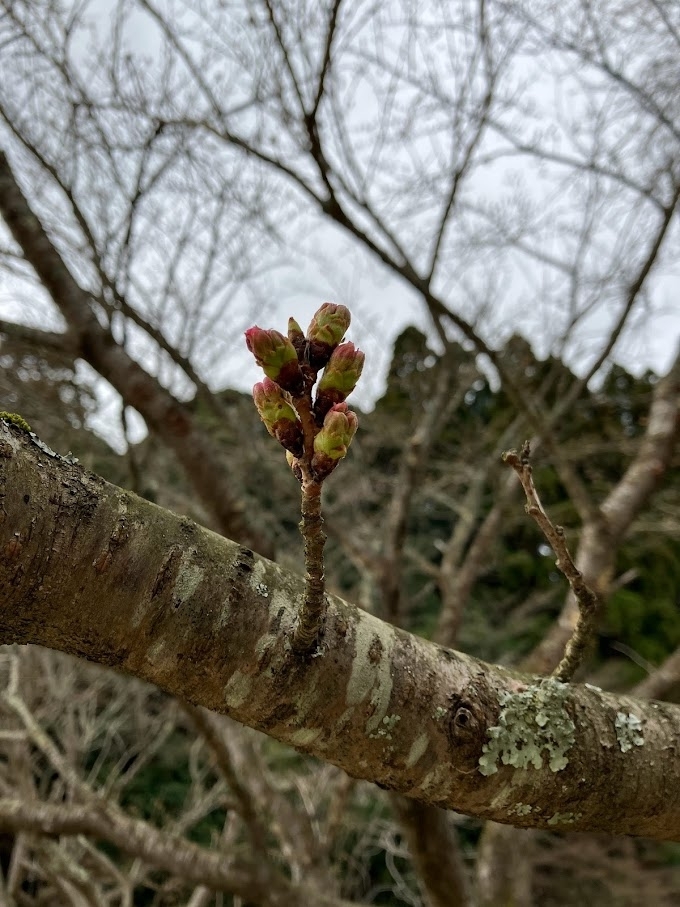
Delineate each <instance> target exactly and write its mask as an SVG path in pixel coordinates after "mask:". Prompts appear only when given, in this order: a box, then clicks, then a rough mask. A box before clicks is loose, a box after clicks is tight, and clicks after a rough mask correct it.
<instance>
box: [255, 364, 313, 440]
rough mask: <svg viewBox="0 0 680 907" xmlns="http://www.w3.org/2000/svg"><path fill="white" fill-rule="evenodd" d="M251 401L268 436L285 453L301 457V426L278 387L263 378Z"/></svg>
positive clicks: (256, 386)
mask: <svg viewBox="0 0 680 907" xmlns="http://www.w3.org/2000/svg"><path fill="white" fill-rule="evenodd" d="M253 400H254V401H255V406H256V407H257V411H258V413H259V414H260V418H261V419H262V421H263V422H264V424H265V427H266V429H267V431H268V432H269V434H270V435H271V436H272V437H273V438H276V440H277V441H278V442H279V444H281V445H282V446H283V447H285V448H286V450H287V451H290V452H291V453H292V454H294V455H295V456H301V455H302V449H303V440H302V437H303V436H302V425H301V424H300V422H299V421H298V418H297V413H296V412H295V410H294V409H293V407H292V406H291V405H290V403H289V402H288V400H286V398H285V397H284V395H283V391H282V390H281V388H280V387H279V385H278V384H276V382H275V381H272V379H271V378H265V379H264V381H261V382H260V383H259V384H256V385H255V387H254V388H253Z"/></svg>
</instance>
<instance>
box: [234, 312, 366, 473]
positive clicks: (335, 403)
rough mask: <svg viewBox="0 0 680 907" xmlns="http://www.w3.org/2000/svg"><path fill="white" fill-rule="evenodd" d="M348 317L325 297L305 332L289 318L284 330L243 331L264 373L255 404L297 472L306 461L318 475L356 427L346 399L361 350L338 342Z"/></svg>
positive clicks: (343, 453) (355, 376)
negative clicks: (286, 327)
mask: <svg viewBox="0 0 680 907" xmlns="http://www.w3.org/2000/svg"><path fill="white" fill-rule="evenodd" d="M350 320H351V316H350V313H349V309H348V308H347V307H346V306H344V305H335V304H334V303H330V302H326V303H324V304H323V305H322V306H321V308H320V309H319V310H318V311H317V312H316V314H315V315H314V317H313V318H312V321H311V323H310V325H309V327H308V328H307V333H306V334H305V333H304V332H303V331H302V328H301V327H300V325H299V324H298V323H297V321H295V319H294V318H290V319H289V321H288V334H287V336H284V335H283V334H281V333H279V331H273V330H264V329H262V328H260V327H257V326H255V327H252V328H249V329H248V330H247V331H246V344H247V346H248V349H249V350H250V351H251V353H253V355H254V356H255V361H256V362H257V364H258V365H259V366H260V367H261V368H262V370H263V371H264V373H265V375H266V376H267V377H266V378H265V379H264V381H262V382H260V383H259V384H256V385H255V387H254V388H253V399H254V401H255V406H256V407H257V411H258V412H259V414H260V417H261V419H262V421H263V422H264V424H265V426H266V428H267V431H268V432H269V434H270V435H272V437H274V438H276V440H277V441H278V442H279V443H280V444H281V445H282V446H283V447H284V448H285V449H286V451H287V459H288V462H289V464H290V465H291V468H292V469H293V472H294V473H295V475H296V476H298V478H300V476H302V475H303V474H304V472H305V469H303V466H305V467H307V471H308V472H309V474H310V476H311V477H312V478H313V479H314V480H316V481H319V482H320V481H323V479H325V478H326V477H327V476H329V475H330V473H331V472H332V471H333V470H334V469H335V467H336V466H337V464H338V462H339V461H340V460H341V459H342V458H343V457H344V456H346V454H347V450H348V448H349V445H350V443H351V441H352V438H353V437H354V434H355V432H356V430H357V424H358V422H357V417H356V415H355V413H353V412H352V411H351V410H350V409H349V408H348V406H347V404H346V403H345V400H346V398H347V397H348V396H349V394H351V392H352V391H353V390H354V388H355V386H356V383H357V381H358V380H359V377H360V375H361V371H362V369H363V366H364V354H363V353H362V352H361V350H358V349H357V348H356V347H355V346H354V344H353V343H349V342H346V343H343V342H342V341H343V339H344V336H345V333H346V331H347V329H348V327H349V325H350ZM322 369H323V373H322V375H321V379H320V381H319V383H318V386H317V390H316V395H315V398H314V399H312V388H313V386H314V383H315V382H316V378H317V376H318V373H319V372H320V371H321V370H322ZM305 416H307V418H305Z"/></svg>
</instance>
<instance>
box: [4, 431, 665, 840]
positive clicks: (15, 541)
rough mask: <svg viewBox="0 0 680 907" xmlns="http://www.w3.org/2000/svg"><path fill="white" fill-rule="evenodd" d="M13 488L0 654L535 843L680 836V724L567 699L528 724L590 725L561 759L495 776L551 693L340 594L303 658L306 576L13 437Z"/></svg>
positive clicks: (634, 705)
mask: <svg viewBox="0 0 680 907" xmlns="http://www.w3.org/2000/svg"><path fill="white" fill-rule="evenodd" d="M0 487H1V488H2V494H3V497H2V510H1V511H0V513H1V515H2V522H1V524H0V640H1V641H2V642H4V643H37V644H40V645H44V646H48V647H51V648H55V649H59V650H61V651H65V652H69V653H71V654H74V655H78V656H80V657H83V658H88V659H90V660H91V661H95V662H98V663H100V664H107V665H112V666H115V667H117V668H119V669H121V670H124V671H127V672H129V673H131V674H133V675H135V676H137V677H140V678H142V679H145V680H147V681H150V682H153V683H156V684H158V685H159V686H160V687H162V688H163V689H165V690H167V691H169V692H171V693H173V694H175V695H177V696H179V697H182V698H184V699H187V700H188V701H190V702H193V703H195V704H197V705H203V706H205V707H207V708H209V709H213V710H215V711H219V712H224V713H226V714H229V715H231V716H232V717H233V718H235V719H236V720H238V721H240V722H242V723H244V724H247V725H250V726H251V727H254V728H258V729H259V730H261V731H264V732H265V733H267V734H269V735H270V736H272V737H275V738H276V739H278V740H281V741H283V742H284V743H288V744H290V745H291V746H294V747H297V748H299V749H301V750H303V751H305V752H308V753H311V754H313V755H315V756H317V757H318V758H320V759H324V760H326V761H328V762H332V763H334V764H336V765H338V766H340V767H341V768H343V769H345V770H346V771H347V772H348V773H350V774H351V775H353V776H354V777H358V778H363V779H367V780H370V781H374V782H376V783H378V784H380V785H382V786H383V787H386V788H388V789H391V790H396V791H399V792H401V793H404V794H407V795H409V796H411V797H413V798H415V799H417V800H419V801H421V802H424V803H430V804H434V805H438V806H443V807H447V808H451V809H455V810H457V811H459V812H463V813H468V814H470V815H475V816H479V817H481V818H489V819H494V820H495V821H498V822H504V823H507V824H511V825H516V826H518V827H536V828H553V829H558V828H564V827H567V828H569V829H570V830H603V831H609V832H611V833H620V834H640V835H645V836H648V837H656V838H666V839H680V761H679V760H678V759H677V756H676V750H677V741H678V735H679V734H680V709H678V708H676V707H674V706H671V705H666V704H660V703H650V702H642V701H637V700H634V699H631V698H627V697H622V696H613V695H609V694H606V693H604V692H602V691H600V690H597V689H594V688H589V687H586V686H581V685H571V686H566V685H565V686H564V687H563V688H560V690H561V692H559V693H558V694H557V695H556V697H555V696H553V695H552V694H550V695H549V696H548V702H547V704H545V705H544V707H540V706H539V705H536V706H535V707H534V706H533V705H531V704H529V706H528V711H527V712H526V716H527V717H526V721H527V726H531V727H533V729H534V731H536V728H537V727H538V728H546V729H547V732H549V733H553V732H554V734H555V735H556V738H560V736H564V734H563V730H560V729H561V728H562V729H564V727H565V726H567V727H568V724H569V722H573V725H574V727H573V733H572V732H570V731H569V730H567V732H566V737H564V740H563V742H562V743H561V744H560V743H559V740H558V744H557V749H558V750H559V753H558V755H559V756H560V757H563V758H558V759H557V761H555V760H554V759H553V765H552V768H551V767H550V765H549V764H548V759H546V758H541V760H540V761H541V764H540V767H538V768H533V767H529V768H520V767H514V766H512V765H499V770H498V771H496V772H495V773H493V774H490V775H488V776H484V775H482V774H481V773H480V771H479V759H480V756H482V754H483V749H482V748H483V746H484V744H485V743H487V741H488V740H489V734H488V730H489V728H490V727H495V726H498V722H499V714H500V712H501V706H500V703H501V701H503V700H505V704H506V709H505V715H506V719H507V718H508V708H507V706H508V703H509V704H510V705H512V704H513V703H514V704H517V703H518V702H519V701H520V700H519V699H518V697H522V696H523V697H525V698H524V700H522V701H525V702H526V701H527V697H528V698H529V699H530V700H531V701H536V702H538V700H534V699H532V697H535V696H539V693H540V691H541V690H543V691H545V687H538V686H537V685H536V684H535V682H534V681H535V678H531V677H530V676H521V675H519V674H513V673H512V672H510V671H507V670H504V669H502V668H500V667H497V666H493V665H487V664H484V663H483V662H480V661H477V660H476V659H473V658H470V657H468V656H465V655H462V654H460V653H457V652H453V651H451V650H448V649H444V648H442V647H440V646H437V645H434V644H432V643H430V642H427V641H426V640H423V639H420V638H418V637H416V636H413V635H411V634H409V633H406V632H404V631H401V630H398V629H397V628H395V627H392V626H390V625H389V624H386V623H384V622H383V621H380V620H378V619H377V618H375V617H373V616H372V615H370V614H366V613H364V612H362V611H360V610H358V609H357V608H355V607H353V606H352V605H349V604H348V603H346V602H344V601H342V600H340V599H338V598H335V597H329V599H330V600H329V608H328V616H327V620H326V625H325V630H324V635H323V637H322V639H321V642H320V646H319V649H318V651H317V652H316V653H314V655H315V656H316V657H308V658H296V657H294V656H293V655H292V653H291V649H290V644H289V641H290V633H291V629H292V627H293V625H294V620H295V612H296V607H297V604H298V602H299V601H300V600H301V597H302V595H303V591H304V581H303V580H302V578H300V577H298V576H296V575H294V574H291V573H289V572H287V571H285V570H283V569H281V568H280V567H279V566H277V565H276V564H274V563H271V562H269V561H267V560H265V559H264V558H261V557H258V556H256V555H254V554H253V552H252V551H250V550H249V549H247V548H244V547H242V546H239V545H237V544H236V543H234V542H231V541H229V540H228V539H224V538H222V537H221V536H218V535H216V534H214V533H212V532H210V531H209V530H206V529H202V528H201V527H199V526H197V525H196V524H194V523H193V522H191V521H189V520H186V519H182V518H179V517H177V516H174V515H173V514H171V513H168V512H167V511H164V510H162V509H161V508H159V507H156V506H155V505H153V504H150V503H148V502H147V501H144V500H142V499H140V498H138V497H136V496H135V495H133V494H129V493H126V492H124V491H122V490H120V489H118V488H115V487H114V486H111V485H108V484H107V483H106V482H104V481H103V480H102V479H100V478H97V477H96V476H91V475H88V474H87V473H85V472H84V471H83V470H82V468H81V467H79V466H78V465H74V464H72V463H69V462H68V461H67V460H64V459H62V458H60V457H57V456H56V455H54V454H51V453H48V452H45V451H44V450H43V449H42V448H41V447H40V446H39V443H37V442H36V440H35V439H34V438H32V437H31V436H30V435H28V434H27V433H25V432H23V431H22V430H21V429H19V428H16V427H14V426H9V425H7V424H5V423H2V424H1V425H0ZM539 698H540V697H539ZM555 699H557V700H559V702H555ZM631 716H632V717H631ZM633 719H634V720H633ZM631 721H633V724H634V725H635V727H638V725H637V722H638V721H639V723H640V724H639V731H635V730H634V728H633V727H632V726H631ZM622 722H623V725H622ZM520 724H521V729H523V728H524V725H523V724H522V720H521V719H520ZM542 733H543V732H542ZM500 741H501V743H503V744H504V745H505V744H507V752H508V754H509V758H510V759H511V761H517V759H516V757H517V755H518V751H517V749H516V748H515V749H513V746H512V742H511V739H510V738H509V737H506V736H505V735H504V734H501V737H500ZM635 741H638V742H635ZM488 755H489V754H488V753H487V757H488ZM537 755H538V754H537ZM540 755H541V756H544V755H546V754H545V753H543V752H542V751H541V752H540ZM520 756H521V754H520ZM497 762H498V763H499V762H500V760H497Z"/></svg>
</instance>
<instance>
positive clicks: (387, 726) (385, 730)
mask: <svg viewBox="0 0 680 907" xmlns="http://www.w3.org/2000/svg"><path fill="white" fill-rule="evenodd" d="M399 721H401V716H400V715H385V716H384V718H383V720H382V725H381V726H380V727H379V728H378V730H377V731H376V732H375V733H374V734H369V735H368V736H369V737H373V738H376V737H384V738H385V739H386V740H391V739H392V731H393V730H394V728H395V727H396V725H397V723H398V722H399Z"/></svg>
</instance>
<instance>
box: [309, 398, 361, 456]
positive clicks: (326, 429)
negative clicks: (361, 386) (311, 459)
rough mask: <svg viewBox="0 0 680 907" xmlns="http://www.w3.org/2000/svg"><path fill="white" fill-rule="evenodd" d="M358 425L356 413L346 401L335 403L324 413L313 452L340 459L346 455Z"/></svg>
mask: <svg viewBox="0 0 680 907" xmlns="http://www.w3.org/2000/svg"><path fill="white" fill-rule="evenodd" d="M358 427H359V420H358V419H357V417H356V413H353V412H352V410H351V409H349V407H348V406H347V404H346V403H336V404H335V406H332V407H331V408H330V409H329V411H328V412H327V413H326V417H325V419H324V420H323V427H322V429H321V431H320V432H319V433H318V434H317V436H316V437H315V438H314V453H315V454H320V455H323V456H326V457H329V458H330V459H331V460H340V459H342V458H343V457H344V456H346V455H347V450H348V448H349V445H350V444H351V443H352V438H353V437H354V435H355V434H356V431H357V428H358Z"/></svg>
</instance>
